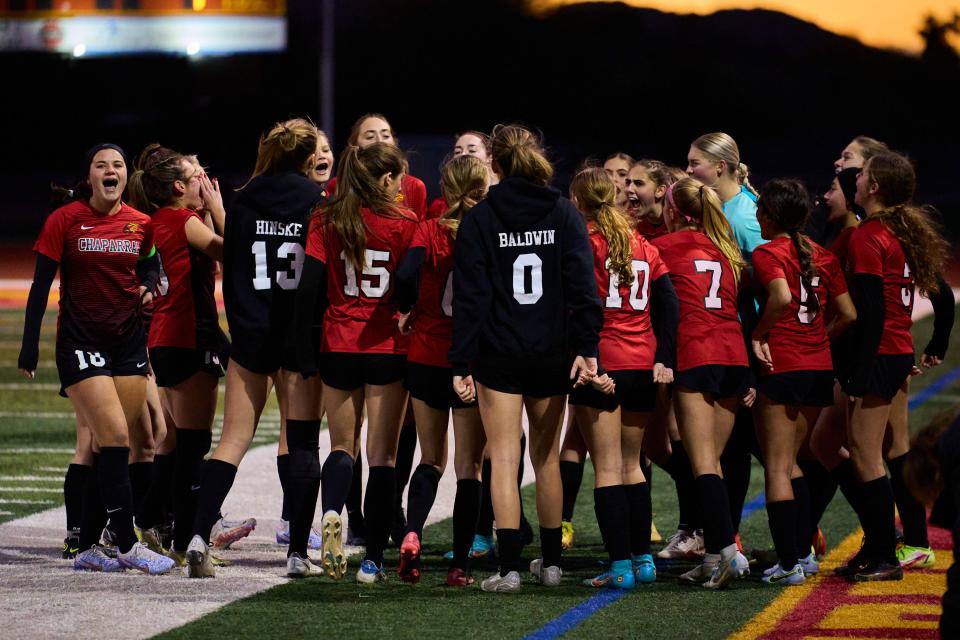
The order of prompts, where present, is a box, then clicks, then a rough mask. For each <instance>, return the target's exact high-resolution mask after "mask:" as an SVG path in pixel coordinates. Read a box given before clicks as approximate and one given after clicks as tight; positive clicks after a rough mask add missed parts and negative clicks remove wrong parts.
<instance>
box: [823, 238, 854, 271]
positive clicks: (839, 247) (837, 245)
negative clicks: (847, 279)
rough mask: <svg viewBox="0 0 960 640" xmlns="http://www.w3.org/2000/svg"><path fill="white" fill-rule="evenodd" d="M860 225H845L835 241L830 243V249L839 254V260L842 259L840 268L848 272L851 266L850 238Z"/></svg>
mask: <svg viewBox="0 0 960 640" xmlns="http://www.w3.org/2000/svg"><path fill="white" fill-rule="evenodd" d="M857 228H858V227H844V228H843V229H841V230H840V233H838V234H837V237H836V238H834V239H833V242H831V243H830V251H831V253H833V255H835V256H837V260H839V261H840V268H841V269H842V270H843V271H844V272H846V271H847V269H848V268H849V265H848V264H847V263H848V260H849V259H850V238H851V237H853V232H854V231H856V230H857Z"/></svg>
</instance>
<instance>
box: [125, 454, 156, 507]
mask: <svg viewBox="0 0 960 640" xmlns="http://www.w3.org/2000/svg"><path fill="white" fill-rule="evenodd" d="M129 467H130V468H129V469H128V472H129V473H130V491H131V493H132V494H133V513H134V514H136V513H139V512H140V507H142V506H143V501H144V500H145V499H146V497H147V492H148V491H149V490H150V482H151V480H152V479H153V462H134V463H133V464H131V465H129Z"/></svg>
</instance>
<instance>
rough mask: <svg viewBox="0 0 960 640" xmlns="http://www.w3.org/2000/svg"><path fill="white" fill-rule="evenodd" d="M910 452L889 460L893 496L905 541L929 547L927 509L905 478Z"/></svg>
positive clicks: (906, 543) (909, 543) (912, 545)
mask: <svg viewBox="0 0 960 640" xmlns="http://www.w3.org/2000/svg"><path fill="white" fill-rule="evenodd" d="M907 455H908V454H906V453H905V454H903V455H902V456H898V457H896V458H892V459H890V460H888V461H887V466H889V467H890V485H891V487H892V488H893V498H894V500H895V501H896V504H897V511H898V512H900V524H902V525H903V543H904V544H905V545H907V546H910V547H922V548H927V547H929V546H930V540H929V538H928V536H927V510H926V509H925V508H924V506H923V505H922V504H920V502H919V501H917V499H916V498H914V497H913V494H912V493H911V492H910V489H909V487H907V483H906V482H905V481H904V479H903V465H904V463H905V462H906V460H907Z"/></svg>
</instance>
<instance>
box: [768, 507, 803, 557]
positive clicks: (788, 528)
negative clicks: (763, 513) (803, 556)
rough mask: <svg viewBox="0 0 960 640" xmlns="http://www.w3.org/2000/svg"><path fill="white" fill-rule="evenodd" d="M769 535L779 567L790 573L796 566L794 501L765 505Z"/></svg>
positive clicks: (795, 514) (795, 510) (795, 513)
mask: <svg viewBox="0 0 960 640" xmlns="http://www.w3.org/2000/svg"><path fill="white" fill-rule="evenodd" d="M767 519H768V520H769V522H770V535H771V536H772V537H773V546H774V547H775V548H776V550H777V557H778V558H779V559H780V566H781V567H783V568H784V569H785V570H786V571H790V570H791V569H793V567H794V566H796V564H797V504H796V501H794V500H779V501H777V502H768V503H767Z"/></svg>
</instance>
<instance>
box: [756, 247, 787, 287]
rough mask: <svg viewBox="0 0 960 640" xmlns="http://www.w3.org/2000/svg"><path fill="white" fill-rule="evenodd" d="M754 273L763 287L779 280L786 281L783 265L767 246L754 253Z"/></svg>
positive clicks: (758, 248)
mask: <svg viewBox="0 0 960 640" xmlns="http://www.w3.org/2000/svg"><path fill="white" fill-rule="evenodd" d="M753 273H754V276H755V277H756V279H757V282H759V283H760V284H761V285H763V286H764V287H766V286H767V285H768V284H770V283H771V282H773V281H774V280H776V279H777V278H783V279H784V280H786V278H787V275H786V273H784V271H783V265H782V264H781V263H780V261H779V260H777V258H776V256H774V255H773V252H772V251H771V250H769V249H768V248H767V247H765V246H759V247H757V250H756V251H754V252H753Z"/></svg>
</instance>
